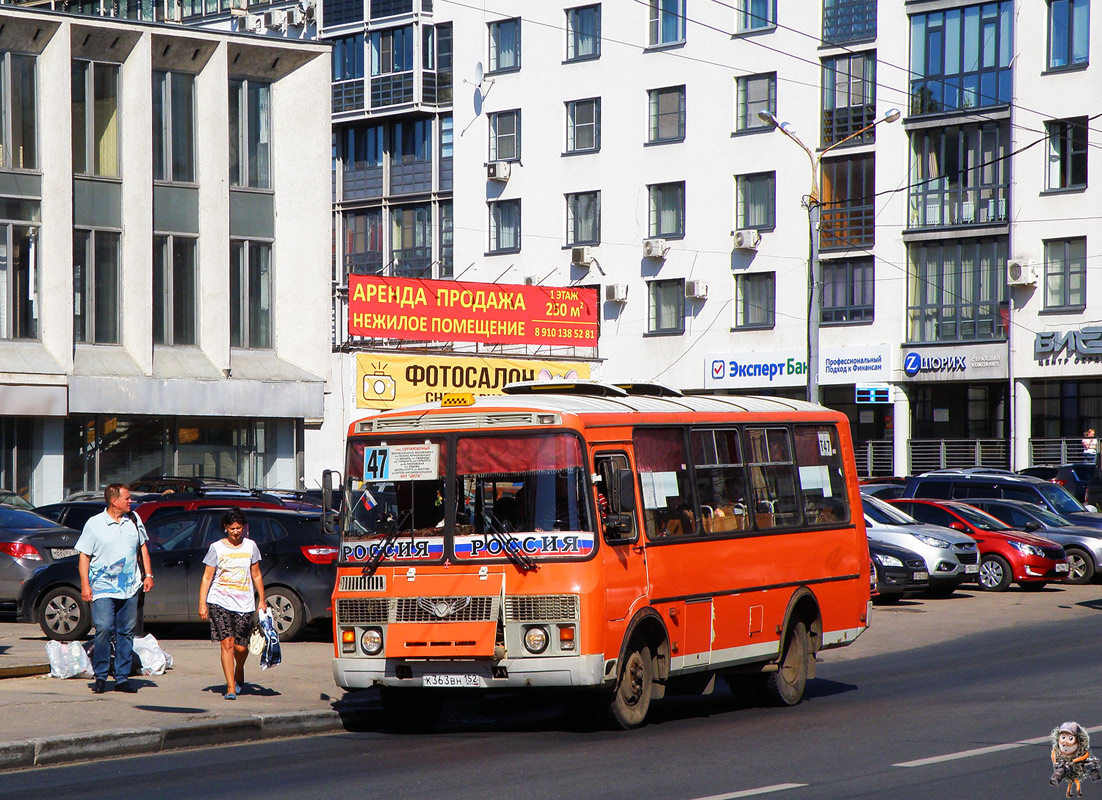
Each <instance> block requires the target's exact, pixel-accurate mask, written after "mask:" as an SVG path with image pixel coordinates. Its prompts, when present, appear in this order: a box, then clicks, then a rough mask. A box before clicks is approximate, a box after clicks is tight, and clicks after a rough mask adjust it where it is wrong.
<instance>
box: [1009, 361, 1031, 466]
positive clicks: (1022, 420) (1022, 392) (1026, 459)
mask: <svg viewBox="0 0 1102 800" xmlns="http://www.w3.org/2000/svg"><path fill="white" fill-rule="evenodd" d="M1030 389H1031V381H1030V380H1029V379H1028V378H1017V379H1015V381H1014V383H1013V385H1012V386H1011V391H1012V392H1013V395H1012V397H1011V404H1012V408H1013V411H1012V413H1013V414H1014V441H1012V442H1011V443H1010V468H1011V469H1013V470H1018V469H1023V468H1024V467H1028V466H1031V465H1032V464H1033V458H1032V454H1031V453H1030V448H1029V440H1030V439H1031V438H1032V436H1033V427H1032V426H1033V395H1032V394H1031V393H1030Z"/></svg>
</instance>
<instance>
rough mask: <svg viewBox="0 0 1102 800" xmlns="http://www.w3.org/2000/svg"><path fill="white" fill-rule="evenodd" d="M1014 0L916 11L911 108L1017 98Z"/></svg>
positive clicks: (930, 110) (955, 107)
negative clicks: (1014, 91) (1013, 69)
mask: <svg viewBox="0 0 1102 800" xmlns="http://www.w3.org/2000/svg"><path fill="white" fill-rule="evenodd" d="M1013 26H1014V3H1013V2H1012V0H1002V2H997V3H984V4H983V5H975V6H967V7H965V8H954V9H950V10H948V11H934V12H931V13H929V14H915V15H913V16H912V17H911V75H912V76H914V77H912V78H911V113H912V114H936V113H941V112H945V111H960V110H962V109H968V108H986V107H988V106H994V105H1003V104H1007V103H1009V102H1010V100H1011V92H1012V89H1013V86H1012V80H1011V78H1012V73H1011V67H1010V59H1011V57H1012V56H1013V55H1014V50H1013V44H1014V42H1013V35H1012V31H1013Z"/></svg>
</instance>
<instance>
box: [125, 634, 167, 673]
mask: <svg viewBox="0 0 1102 800" xmlns="http://www.w3.org/2000/svg"><path fill="white" fill-rule="evenodd" d="M134 654H135V655H136V656H137V657H138V659H139V660H140V661H141V662H142V675H164V673H165V670H166V669H172V656H170V655H169V654H168V653H166V652H165V651H164V650H162V649H161V646H160V645H159V644H157V639H156V637H154V636H153V634H152V633H147V634H146V635H145V636H143V637H141V638H140V639H135V640H134Z"/></svg>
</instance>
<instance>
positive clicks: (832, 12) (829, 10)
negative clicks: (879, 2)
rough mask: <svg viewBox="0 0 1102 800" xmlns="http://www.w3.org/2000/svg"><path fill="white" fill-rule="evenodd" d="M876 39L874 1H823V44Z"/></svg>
mask: <svg viewBox="0 0 1102 800" xmlns="http://www.w3.org/2000/svg"><path fill="white" fill-rule="evenodd" d="M875 38H876V0H824V2H823V44H825V45H826V44H850V43H852V42H865V41H869V40H871V39H875Z"/></svg>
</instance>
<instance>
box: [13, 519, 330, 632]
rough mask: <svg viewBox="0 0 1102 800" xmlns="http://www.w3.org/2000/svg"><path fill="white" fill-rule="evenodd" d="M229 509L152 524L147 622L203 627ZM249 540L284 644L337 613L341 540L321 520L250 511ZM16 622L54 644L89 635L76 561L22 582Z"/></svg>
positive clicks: (57, 563) (53, 566)
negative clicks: (208, 560)
mask: <svg viewBox="0 0 1102 800" xmlns="http://www.w3.org/2000/svg"><path fill="white" fill-rule="evenodd" d="M225 510H226V509H225V507H224V506H223V507H221V508H211V507H205V508H200V509H195V510H192V511H179V512H176V513H173V514H165V515H163V516H157V518H156V519H151V520H150V521H149V523H148V525H147V526H146V529H147V530H148V532H149V542H150V547H149V551H150V552H149V557H150V560H151V561H152V566H153V576H154V578H155V580H156V588H155V590H154V591H152V592H150V593H149V595H148V596H147V597H146V599H145V611H144V619H145V621H146V622H147V623H157V622H199V586H200V583H201V581H202V579H203V571H204V569H205V567H204V564H203V556H205V555H206V553H207V548H208V547H209V546H210V544H211V542H214V541H217V540H218V539H220V538H222V537H223V536H224V535H225V533H224V531H223V529H222V525H221V519H222V514H223V513H224V512H225ZM244 511H245V517H246V519H247V520H248V528H247V535H248V536H249V538H250V539H252V540H253V541H254V542H256V544H257V547H258V548H259V549H260V556H261V561H260V571H261V574H262V575H263V576H264V594H265V599H266V600H267V601H268V606H269V607H270V608H271V609H272V615H273V617H274V618H275V622H276V629H277V630H278V632H279V635H280V638H282V639H294V638H296V637H298V636H299V635H300V634H301V632H302V629H303V628H304V627H305V626H306V625H307V623H309V622H311V621H313V620H315V619H322V618H326V617H331V616H332V611H331V605H332V599H331V598H332V594H333V585H334V583H335V582H336V576H337V567H336V557H337V552H338V546H339V539H338V537H337V536H335V535H333V534H327V533H323V532H322V530H321V516H320V515H319V514H307V513H302V512H296V511H279V510H270V509H262V508H246V509H244ZM19 619H20V620H21V621H25V622H31V621H33V622H37V623H38V624H39V626H40V627H41V628H42V631H43V633H45V634H46V636H48V637H49V638H51V639H57V640H60V641H71V640H73V639H79V638H81V637H82V636H84V635H86V634H87V633H88V630H89V629H90V628H91V626H92V618H91V609H90V608H89V606H88V604H87V603H85V602H84V601H83V600H81V599H80V576H79V574H78V572H77V558H76V556H72V557H70V558H64V559H61V560H58V561H55V562H53V563H52V564H50V565H49V566H47V567H43V568H42V569H39V570H37V571H36V572H35V573H34V575H32V576H31V577H30V578H29V579H28V580H27V581H26V583H24V584H23V589H22V595H21V596H20V603H19Z"/></svg>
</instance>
